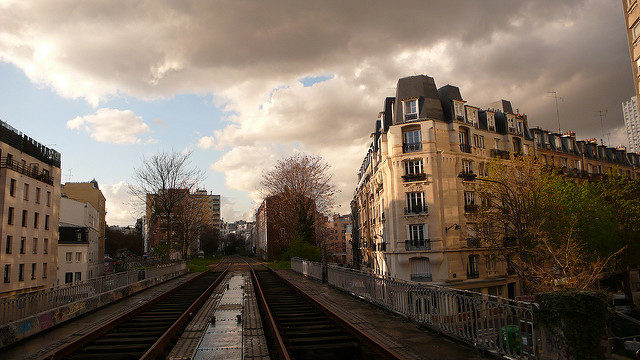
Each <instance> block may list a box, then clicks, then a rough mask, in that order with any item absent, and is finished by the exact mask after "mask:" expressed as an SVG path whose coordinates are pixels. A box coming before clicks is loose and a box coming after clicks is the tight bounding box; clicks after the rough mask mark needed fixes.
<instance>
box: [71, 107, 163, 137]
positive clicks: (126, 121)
mask: <svg viewBox="0 0 640 360" xmlns="http://www.w3.org/2000/svg"><path fill="white" fill-rule="evenodd" d="M67 127H68V128H69V129H71V130H84V131H86V132H88V133H89V135H90V136H91V138H92V139H93V140H96V141H99V142H104V143H110V144H134V143H141V142H143V140H142V139H140V138H139V137H138V135H140V134H144V133H147V132H149V126H148V125H147V124H145V123H144V122H143V121H142V118H141V117H140V116H136V114H134V113H133V111H131V110H118V109H108V108H102V109H98V110H97V111H96V112H95V113H93V114H91V115H85V116H78V117H76V118H74V119H71V120H69V121H67ZM144 142H145V144H148V143H153V142H154V140H153V139H146V140H144Z"/></svg>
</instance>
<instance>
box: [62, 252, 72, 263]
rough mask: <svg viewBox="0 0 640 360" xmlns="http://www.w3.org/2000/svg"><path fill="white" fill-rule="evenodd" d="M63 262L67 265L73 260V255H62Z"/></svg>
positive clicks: (70, 253)
mask: <svg viewBox="0 0 640 360" xmlns="http://www.w3.org/2000/svg"><path fill="white" fill-rule="evenodd" d="M64 260H65V261H66V262H68V263H70V262H71V261H72V260H73V253H72V252H67V253H65V254H64Z"/></svg>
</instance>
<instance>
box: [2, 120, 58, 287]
mask: <svg viewBox="0 0 640 360" xmlns="http://www.w3.org/2000/svg"><path fill="white" fill-rule="evenodd" d="M60 175H61V172H60V153H58V152H57V151H55V150H53V149H50V148H47V147H45V146H43V145H42V144H40V143H38V142H36V141H35V140H33V139H31V138H30V137H28V136H27V135H24V134H22V133H21V132H19V131H18V130H16V129H14V128H13V127H11V126H10V125H8V124H6V123H4V122H0V269H1V270H0V271H2V275H3V281H2V282H0V296H5V295H11V294H14V293H19V292H25V291H32V290H40V289H45V288H48V287H51V286H52V285H54V284H55V282H56V267H57V248H58V220H59V208H60Z"/></svg>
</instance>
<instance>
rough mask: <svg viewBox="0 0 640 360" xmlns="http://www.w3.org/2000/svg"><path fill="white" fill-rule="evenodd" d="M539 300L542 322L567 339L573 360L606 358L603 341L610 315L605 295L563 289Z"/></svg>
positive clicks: (547, 294)
mask: <svg viewBox="0 0 640 360" xmlns="http://www.w3.org/2000/svg"><path fill="white" fill-rule="evenodd" d="M536 301H537V302H538V303H539V304H540V311H539V318H540V320H541V321H542V323H544V324H545V325H547V327H548V328H549V329H550V330H551V331H552V332H555V334H556V335H557V336H563V337H564V338H565V339H566V341H567V345H568V347H569V349H568V351H569V353H570V354H571V355H572V356H573V358H574V359H587V360H588V359H604V354H603V353H602V348H601V346H600V342H601V339H602V334H604V333H605V329H606V317H607V313H608V308H607V297H606V294H605V293H603V292H599V291H580V290H573V289H570V290H560V291H553V292H549V293H542V294H538V295H536Z"/></svg>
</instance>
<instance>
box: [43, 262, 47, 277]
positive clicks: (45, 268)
mask: <svg viewBox="0 0 640 360" xmlns="http://www.w3.org/2000/svg"><path fill="white" fill-rule="evenodd" d="M42 278H43V279H46V278H47V263H43V264H42Z"/></svg>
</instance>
